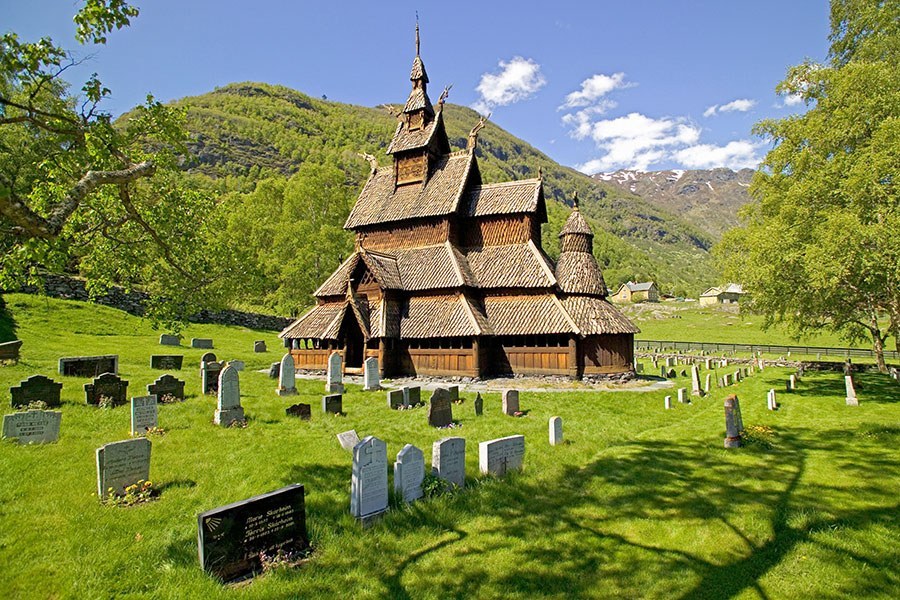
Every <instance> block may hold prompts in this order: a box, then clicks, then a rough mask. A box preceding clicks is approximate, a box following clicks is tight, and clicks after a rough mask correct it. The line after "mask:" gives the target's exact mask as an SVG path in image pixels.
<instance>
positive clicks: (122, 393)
mask: <svg viewBox="0 0 900 600" xmlns="http://www.w3.org/2000/svg"><path fill="white" fill-rule="evenodd" d="M84 395H85V400H86V401H87V403H88V404H93V405H94V406H97V405H98V404H100V400H101V399H102V398H107V399H108V401H109V402H110V403H112V406H119V405H122V404H125V402H127V400H126V399H127V397H128V382H127V381H125V380H124V379H120V378H119V376H118V375H114V374H113V373H104V374H103V375H101V376H100V377H97V378H96V379H94V381H93V382H92V383H86V384H84Z"/></svg>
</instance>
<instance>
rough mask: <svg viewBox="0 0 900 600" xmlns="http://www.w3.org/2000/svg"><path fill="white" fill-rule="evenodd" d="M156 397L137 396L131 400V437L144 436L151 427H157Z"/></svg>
mask: <svg viewBox="0 0 900 600" xmlns="http://www.w3.org/2000/svg"><path fill="white" fill-rule="evenodd" d="M158 413H159V411H158V410H157V403H156V396H135V397H133V398H132V399H131V435H142V434H144V433H146V432H147V430H148V429H150V428H151V427H157V426H158V425H159V422H158V420H157V419H158Z"/></svg>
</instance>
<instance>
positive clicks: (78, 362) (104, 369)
mask: <svg viewBox="0 0 900 600" xmlns="http://www.w3.org/2000/svg"><path fill="white" fill-rule="evenodd" d="M118 372H119V356H118V355H117V354H107V355H104V356H67V357H63V358H60V359H59V374H60V375H68V376H71V377H97V376H99V375H102V374H103V373H113V374H118Z"/></svg>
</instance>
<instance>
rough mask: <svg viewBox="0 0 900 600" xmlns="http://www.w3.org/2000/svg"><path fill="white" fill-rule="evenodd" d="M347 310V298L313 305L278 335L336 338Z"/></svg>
mask: <svg viewBox="0 0 900 600" xmlns="http://www.w3.org/2000/svg"><path fill="white" fill-rule="evenodd" d="M346 312H347V301H346V300H344V301H342V302H329V303H327V304H319V305H317V306H313V307H312V308H311V309H309V310H308V311H306V313H304V314H303V315H302V316H301V317H300V318H299V319H297V320H296V321H294V322H293V323H291V324H290V325H288V326H287V327H286V328H285V329H284V330H283V331H282V332H281V333H280V334H278V337H280V338H318V339H322V340H336V339H338V333H339V332H340V329H341V323H342V322H343V320H344V314H345V313H346Z"/></svg>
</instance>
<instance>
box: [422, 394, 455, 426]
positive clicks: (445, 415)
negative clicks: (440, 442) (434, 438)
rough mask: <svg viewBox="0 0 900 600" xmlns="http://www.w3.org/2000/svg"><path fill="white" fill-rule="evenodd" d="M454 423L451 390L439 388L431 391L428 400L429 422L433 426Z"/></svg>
mask: <svg viewBox="0 0 900 600" xmlns="http://www.w3.org/2000/svg"><path fill="white" fill-rule="evenodd" d="M451 423H453V405H452V404H451V403H450V392H448V391H447V390H446V389H444V388H437V389H435V390H434V392H432V393H431V399H430V400H429V401H428V424H429V425H431V426H432V427H447V426H448V425H450V424H451Z"/></svg>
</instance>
